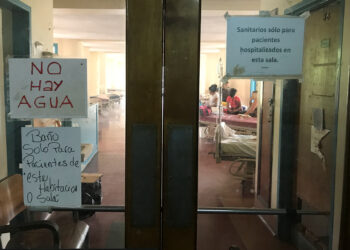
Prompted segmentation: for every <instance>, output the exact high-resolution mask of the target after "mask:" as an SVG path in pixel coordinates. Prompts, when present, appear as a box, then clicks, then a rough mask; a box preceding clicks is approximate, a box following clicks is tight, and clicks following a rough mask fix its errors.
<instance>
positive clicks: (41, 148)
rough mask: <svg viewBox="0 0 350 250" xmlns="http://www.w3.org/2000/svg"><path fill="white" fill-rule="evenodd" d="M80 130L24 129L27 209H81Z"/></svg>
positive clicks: (23, 146) (25, 198) (24, 170)
mask: <svg viewBox="0 0 350 250" xmlns="http://www.w3.org/2000/svg"><path fill="white" fill-rule="evenodd" d="M80 152H81V148H80V128H68V127H67V128H33V127H25V128H22V165H23V191H24V192H23V194H24V197H23V198H24V204H25V205H27V206H55V207H80V206H81V155H80Z"/></svg>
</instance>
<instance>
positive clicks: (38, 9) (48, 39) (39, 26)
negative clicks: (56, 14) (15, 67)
mask: <svg viewBox="0 0 350 250" xmlns="http://www.w3.org/2000/svg"><path fill="white" fill-rule="evenodd" d="M22 2H24V3H25V4H27V5H29V6H30V7H31V32H32V46H31V48H32V52H33V53H34V54H32V56H34V57H40V55H38V54H35V52H36V50H35V45H34V43H35V42H40V43H41V44H42V45H43V46H42V51H50V52H52V50H53V49H52V48H53V0H22Z"/></svg>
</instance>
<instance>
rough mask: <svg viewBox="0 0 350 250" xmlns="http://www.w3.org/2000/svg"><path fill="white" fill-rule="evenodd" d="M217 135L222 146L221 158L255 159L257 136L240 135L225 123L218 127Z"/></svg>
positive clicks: (216, 137)
mask: <svg viewBox="0 0 350 250" xmlns="http://www.w3.org/2000/svg"><path fill="white" fill-rule="evenodd" d="M215 134H216V136H215V139H216V140H217V143H218V142H219V144H220V148H219V150H220V156H224V157H240V158H255V156H256V136H255V135H238V134H236V132H235V131H234V130H233V129H231V128H230V127H228V126H227V125H226V124H225V123H224V122H222V123H221V124H220V125H219V126H217V128H216V132H215Z"/></svg>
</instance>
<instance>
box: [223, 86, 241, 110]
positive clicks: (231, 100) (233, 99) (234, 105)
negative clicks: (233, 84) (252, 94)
mask: <svg viewBox="0 0 350 250" xmlns="http://www.w3.org/2000/svg"><path fill="white" fill-rule="evenodd" d="M236 93H237V89H235V88H232V89H231V90H230V95H229V96H228V97H227V99H226V103H227V104H226V107H227V113H228V114H234V115H237V114H239V113H241V112H242V105H241V99H240V98H239V97H238V96H236Z"/></svg>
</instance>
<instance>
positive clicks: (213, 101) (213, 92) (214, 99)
mask: <svg viewBox="0 0 350 250" xmlns="http://www.w3.org/2000/svg"><path fill="white" fill-rule="evenodd" d="M209 94H210V96H209V101H208V105H207V106H208V107H218V106H219V94H218V86H217V85H216V84H213V85H211V86H210V87H209Z"/></svg>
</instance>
